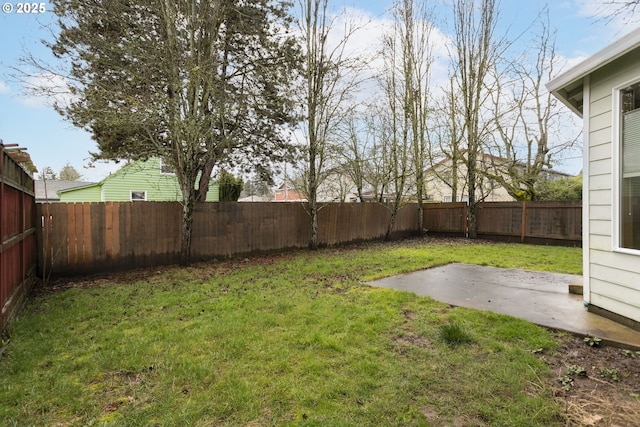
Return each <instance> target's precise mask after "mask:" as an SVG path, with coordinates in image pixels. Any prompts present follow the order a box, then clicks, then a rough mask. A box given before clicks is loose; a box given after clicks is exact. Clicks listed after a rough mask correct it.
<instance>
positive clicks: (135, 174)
mask: <svg viewBox="0 0 640 427" xmlns="http://www.w3.org/2000/svg"><path fill="white" fill-rule="evenodd" d="M132 190H133V191H146V193H147V199H146V200H148V201H156V202H168V201H176V200H181V198H182V196H181V192H180V187H179V185H178V180H177V178H176V176H175V175H174V174H161V173H160V159H159V158H152V159H149V160H147V161H144V162H134V163H131V164H129V165H126V166H124V167H123V168H122V169H120V170H119V171H117V172H115V173H114V174H112V175H110V176H109V177H107V178H105V179H104V180H103V181H102V182H101V183H99V184H96V185H95V186H92V187H87V188H81V189H77V190H76V189H74V190H69V191H66V192H64V193H60V201H61V202H128V201H130V200H131V191H132ZM218 200H219V189H218V185H217V184H214V183H213V182H211V184H210V186H209V191H208V193H207V201H208V202H217V201H218Z"/></svg>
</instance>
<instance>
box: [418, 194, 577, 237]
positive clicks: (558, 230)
mask: <svg viewBox="0 0 640 427" xmlns="http://www.w3.org/2000/svg"><path fill="white" fill-rule="evenodd" d="M466 215H467V207H466V204H465V203H457V204H456V203H442V204H426V205H425V206H424V227H425V228H426V229H427V230H428V231H429V232H431V233H446V234H452V233H453V234H465V233H466V230H465V228H466V225H465V224H466V223H465V218H466ZM476 224H477V234H478V236H479V237H482V238H487V239H497V240H505V241H514V242H530V243H545V244H563V245H569V246H579V245H580V244H581V242H582V202H581V201H575V202H486V203H479V204H478V206H477V208H476Z"/></svg>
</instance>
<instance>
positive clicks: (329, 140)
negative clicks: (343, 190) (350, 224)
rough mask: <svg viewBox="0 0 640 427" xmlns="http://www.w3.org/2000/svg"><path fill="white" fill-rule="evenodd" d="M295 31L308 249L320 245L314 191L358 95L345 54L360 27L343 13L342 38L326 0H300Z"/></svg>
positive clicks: (353, 61)
mask: <svg viewBox="0 0 640 427" xmlns="http://www.w3.org/2000/svg"><path fill="white" fill-rule="evenodd" d="M298 4H299V20H298V23H299V27H300V30H301V37H302V43H303V55H304V59H303V62H304V64H303V67H304V72H303V74H304V82H303V90H302V92H303V95H302V98H303V109H304V116H305V119H304V121H303V132H304V134H305V139H306V141H305V145H304V148H303V151H304V153H305V157H306V158H305V163H304V167H303V169H304V170H303V175H304V177H305V180H304V181H305V182H304V188H303V192H304V194H305V196H306V197H307V201H308V206H309V215H310V220H311V236H310V239H309V247H310V248H312V249H315V248H317V246H318V210H319V209H320V206H319V203H318V188H319V186H320V185H321V184H322V181H323V180H324V179H325V178H326V176H327V163H328V162H329V158H330V155H331V154H334V153H335V152H336V151H335V150H333V148H332V147H331V146H332V145H335V143H336V141H337V140H338V137H337V135H336V131H337V130H338V129H339V128H340V126H341V124H342V123H343V122H344V121H345V120H347V119H348V117H349V111H350V110H351V109H352V107H353V106H352V104H350V101H351V95H352V94H353V93H354V92H355V91H356V90H357V88H358V86H359V83H360V79H361V77H360V76H359V73H358V72H359V71H360V70H361V69H362V63H361V61H360V59H359V58H357V57H355V56H353V55H352V54H350V52H348V51H347V47H348V42H349V39H350V38H351V37H352V36H353V34H354V33H355V32H356V31H357V30H358V29H359V28H360V26H358V25H357V24H356V23H354V22H353V21H350V20H348V19H347V17H346V14H345V13H343V14H342V16H343V17H344V18H345V19H344V26H343V28H342V29H340V32H341V35H339V36H338V37H337V38H336V39H335V40H334V39H333V37H334V36H336V35H337V34H338V33H339V31H338V29H337V28H336V22H337V18H338V16H336V15H333V16H332V15H331V12H330V10H329V0H300V1H299V3H298Z"/></svg>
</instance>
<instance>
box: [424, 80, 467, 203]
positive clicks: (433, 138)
mask: <svg viewBox="0 0 640 427" xmlns="http://www.w3.org/2000/svg"><path fill="white" fill-rule="evenodd" d="M454 80H455V79H454V78H451V79H450V80H449V87H448V88H445V89H444V90H443V95H442V97H441V98H440V99H439V100H438V101H436V103H435V105H434V108H433V111H434V114H433V126H432V127H431V128H430V129H429V133H428V135H429V139H430V143H429V147H430V150H429V153H428V156H429V163H430V165H431V168H430V169H429V172H430V173H429V176H428V177H427V179H434V180H438V181H440V182H443V183H444V184H445V185H447V186H448V187H449V188H450V189H451V202H453V203H455V202H457V201H458V194H459V191H460V190H463V189H464V188H466V187H465V180H464V177H461V176H460V167H461V165H462V164H463V163H464V162H465V157H464V153H465V149H464V145H463V134H462V131H463V129H464V123H463V120H461V119H460V117H459V114H460V111H462V107H461V103H460V97H458V96H456V93H455V91H454V89H453V82H454ZM461 178H462V179H461Z"/></svg>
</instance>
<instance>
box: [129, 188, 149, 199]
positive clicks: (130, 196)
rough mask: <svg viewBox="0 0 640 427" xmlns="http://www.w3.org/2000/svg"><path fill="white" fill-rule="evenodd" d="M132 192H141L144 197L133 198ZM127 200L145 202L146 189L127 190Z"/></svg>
mask: <svg viewBox="0 0 640 427" xmlns="http://www.w3.org/2000/svg"><path fill="white" fill-rule="evenodd" d="M133 193H143V194H144V199H142V200H141V199H134V198H133ZM129 200H130V201H132V202H146V201H147V190H130V191H129Z"/></svg>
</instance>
